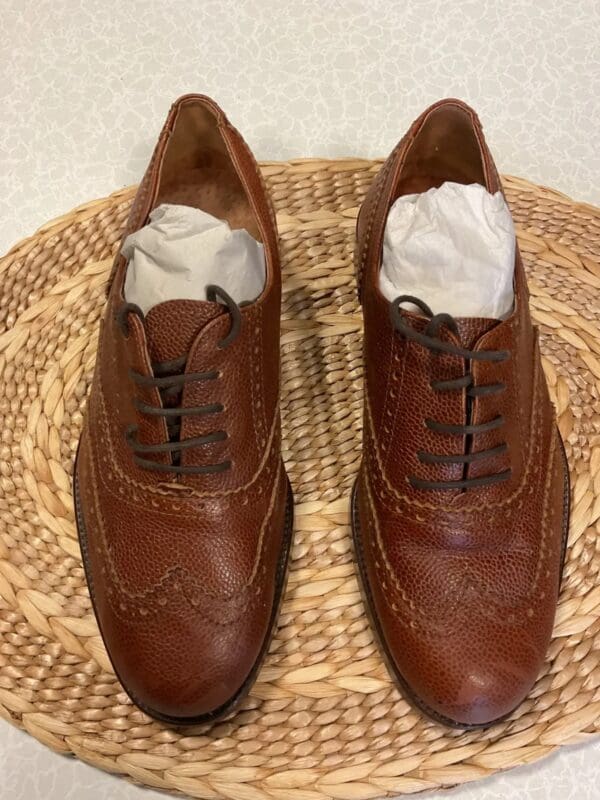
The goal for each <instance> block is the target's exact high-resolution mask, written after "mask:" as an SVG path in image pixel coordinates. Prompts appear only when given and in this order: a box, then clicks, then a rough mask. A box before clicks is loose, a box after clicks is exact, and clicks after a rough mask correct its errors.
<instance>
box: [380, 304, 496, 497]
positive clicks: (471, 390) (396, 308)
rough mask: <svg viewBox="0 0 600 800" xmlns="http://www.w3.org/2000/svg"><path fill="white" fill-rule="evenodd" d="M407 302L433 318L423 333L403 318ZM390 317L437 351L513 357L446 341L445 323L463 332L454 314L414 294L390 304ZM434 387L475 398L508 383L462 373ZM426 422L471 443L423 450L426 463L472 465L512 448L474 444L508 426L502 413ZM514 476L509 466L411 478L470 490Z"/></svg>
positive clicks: (420, 484)
mask: <svg viewBox="0 0 600 800" xmlns="http://www.w3.org/2000/svg"><path fill="white" fill-rule="evenodd" d="M403 303H413V304H414V305H416V306H417V307H418V308H419V309H420V310H421V311H422V312H423V315H424V316H425V317H428V318H429V321H428V323H427V326H426V327H425V330H424V332H423V333H421V332H420V331H417V330H416V329H415V328H413V327H412V326H411V325H410V324H409V323H408V322H406V321H405V319H404V318H403V316H402V314H401V311H400V306H401V305H402V304H403ZM390 317H391V320H392V324H393V326H394V328H395V329H396V331H398V333H399V334H400V335H401V336H403V337H404V338H405V339H409V340H412V341H414V342H417V343H418V344H420V345H422V346H423V347H426V348H427V349H428V350H431V351H432V352H434V353H448V354H449V355H453V356H458V357H459V358H463V359H465V361H467V362H470V361H492V362H500V361H506V359H507V358H509V357H510V353H509V352H508V351H506V350H468V349H466V348H464V347H459V346H458V345H455V344H453V343H452V342H447V341H444V340H443V339H441V338H440V328H441V326H442V325H445V326H446V327H447V328H449V329H450V330H451V331H452V332H453V333H455V334H457V335H458V334H459V331H458V325H457V324H456V320H455V319H454V317H452V316H451V315H450V314H434V313H433V311H432V310H431V309H430V308H429V306H428V305H427V303H424V302H423V301H422V300H419V298H418V297H412V296H411V295H400V297H397V298H396V299H395V300H394V302H393V303H391V305H390ZM431 388H432V389H433V390H434V391H435V392H455V391H464V390H466V393H467V397H468V398H470V399H472V398H475V397H483V396H486V395H492V394H497V393H498V392H501V391H503V390H504V389H505V388H506V385H505V384H504V383H500V382H499V383H492V384H488V385H485V386H474V384H473V376H472V375H471V373H470V372H467V373H466V374H465V375H461V376H460V377H459V378H451V379H450V380H443V381H434V380H432V381H431ZM425 425H426V426H427V427H428V428H429V429H430V430H432V431H436V432H437V433H441V434H445V435H449V436H466V437H469V440H468V443H467V448H466V449H467V452H465V453H461V454H456V455H445V454H438V453H428V452H424V451H419V452H418V453H417V457H418V459H419V461H421V462H422V463H424V464H463V465H468V464H472V463H473V462H474V461H483V460H484V459H488V458H491V457H493V456H496V455H501V454H502V453H505V452H506V450H507V449H508V446H507V444H506V442H504V443H502V444H500V445H498V446H497V447H492V448H489V449H487V450H479V451H477V452H473V451H472V448H471V447H470V444H471V443H472V437H474V436H477V434H480V433H485V432H486V431H492V430H495V429H497V428H500V427H502V426H503V425H504V417H503V416H502V415H500V414H499V415H498V416H496V417H494V419H491V420H489V421H488V422H481V423H478V424H476V425H472V424H470V423H469V422H467V423H465V424H461V425H452V424H448V423H445V422H437V421H435V420H432V419H426V420H425ZM510 475H511V469H510V468H509V469H505V470H503V471H502V472H496V473H492V474H490V475H483V476H480V477H476V478H463V479H461V480H441V481H431V480H423V479H421V478H417V477H415V476H414V475H411V476H410V477H409V481H410V484H411V485H412V486H413V487H414V488H415V489H439V490H446V489H470V488H473V487H475V486H489V485H491V484H494V483H500V482H501V481H505V480H508V478H510Z"/></svg>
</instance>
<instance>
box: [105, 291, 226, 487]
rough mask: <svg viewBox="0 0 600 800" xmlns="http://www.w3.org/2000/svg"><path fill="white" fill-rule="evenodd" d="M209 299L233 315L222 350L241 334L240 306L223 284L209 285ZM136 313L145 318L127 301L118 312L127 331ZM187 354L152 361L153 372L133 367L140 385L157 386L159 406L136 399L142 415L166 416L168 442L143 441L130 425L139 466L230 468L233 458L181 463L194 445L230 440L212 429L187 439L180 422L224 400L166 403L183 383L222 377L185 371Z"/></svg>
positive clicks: (197, 470) (192, 471)
mask: <svg viewBox="0 0 600 800" xmlns="http://www.w3.org/2000/svg"><path fill="white" fill-rule="evenodd" d="M206 298H207V300H209V301H210V302H216V300H217V298H220V299H221V300H222V301H223V303H224V305H225V307H226V308H227V310H228V312H229V314H230V316H231V327H230V329H229V332H228V334H227V336H226V337H225V338H224V339H222V340H221V341H220V342H219V343H218V345H217V346H218V347H219V348H220V349H225V348H226V347H229V346H230V345H231V344H232V343H233V342H234V341H235V339H236V338H237V336H238V335H239V332H240V329H241V325H242V314H241V311H240V306H239V305H238V304H237V303H236V302H235V300H233V298H231V297H230V296H229V294H227V292H226V291H225V290H224V289H222V288H221V287H220V286H215V285H212V284H211V285H210V286H207V287H206ZM129 313H134V314H137V315H138V316H139V317H140V319H142V320H143V319H144V315H143V312H142V311H141V309H140V308H139V307H138V306H136V305H134V304H133V303H124V304H123V305H122V306H121V308H120V309H119V312H118V318H119V322H120V324H121V327H122V328H123V329H124V330H127V315H128V314H129ZM187 357H188V354H187V353H186V354H184V355H183V356H181V357H180V358H176V359H173V360H171V361H160V362H156V363H154V364H152V371H153V375H142V374H140V373H139V372H136V371H135V370H130V372H129V374H130V377H131V379H132V380H133V381H134V382H135V383H136V384H137V385H138V386H144V387H152V388H156V389H158V391H159V394H160V398H161V405H160V406H153V405H150V404H148V403H144V402H142V401H141V400H139V399H138V398H136V399H135V401H134V403H135V407H136V409H137V410H138V411H139V412H141V413H142V414H148V415H149V416H155V417H164V418H165V419H166V424H167V431H168V441H166V442H161V443H159V444H144V443H143V442H140V441H139V439H138V438H137V433H138V426H137V425H131V426H129V427H128V428H127V430H126V432H125V439H126V441H127V444H128V445H129V446H130V447H131V449H132V450H133V453H134V461H135V463H136V464H138V466H140V467H144V468H145V469H149V470H155V471H157V472H170V473H173V474H176V475H186V474H187V475H200V474H207V473H215V472H224V471H225V470H227V469H229V468H230V467H231V462H230V461H221V462H219V463H217V464H205V465H194V464H189V465H182V464H181V463H180V459H181V453H182V451H184V450H187V449H189V448H191V447H201V446H202V445H207V444H212V443H213V442H219V441H223V440H224V439H227V433H226V432H225V431H223V430H218V431H213V432H212V433H208V434H206V435H204V436H194V437H190V438H188V439H180V434H181V424H182V418H183V417H188V416H190V417H192V416H205V415H207V414H216V413H219V412H221V411H223V410H224V409H223V405H222V404H221V403H209V404H207V405H204V406H196V407H189V408H188V407H184V406H181V405H177V406H166V405H165V402H166V401H168V400H169V399H170V398H173V397H179V398H180V397H181V393H182V390H183V386H184V385H185V384H186V383H192V382H194V381H215V380H217V379H218V378H219V377H220V373H219V372H218V371H217V370H211V371H209V372H188V373H186V372H185V365H186V362H187ZM151 453H168V454H170V456H171V459H170V463H162V462H158V461H153V460H152V459H150V458H144V454H151Z"/></svg>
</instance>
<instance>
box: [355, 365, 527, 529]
mask: <svg viewBox="0 0 600 800" xmlns="http://www.w3.org/2000/svg"><path fill="white" fill-rule="evenodd" d="M539 369H540V360H539V359H536V361H535V375H534V381H533V385H534V387H535V389H534V392H533V394H532V403H531V417H530V426H529V443H528V445H529V446H528V456H527V464H526V467H525V469H524V470H523V474H522V476H521V481H520V482H519V485H518V487H516V488H515V490H514V492H513V493H512V494H511V495H510V496H509V497H506V498H504V499H502V500H498V501H496V502H488V503H480V504H479V505H476V506H461V507H460V508H457V507H456V506H447V505H442V504H440V505H434V504H433V503H424V502H422V501H420V500H417V499H415V498H411V497H408V495H405V494H402V493H401V492H398V491H397V490H396V489H395V488H394V487H393V486H392V484H391V483H390V481H389V479H388V477H387V475H386V473H385V471H384V469H383V464H382V461H381V454H380V452H379V445H378V442H377V437H376V434H375V429H374V425H373V416H372V411H371V404H370V399H369V393H368V391H365V410H366V415H365V416H366V421H367V423H368V427H369V430H368V432H367V433H368V434H370V439H371V441H372V449H373V451H374V454H375V458H376V461H377V466H378V468H379V474H380V475H381V479H382V480H383V482H384V483H385V485H386V487H387V489H388V491H389V493H390V494H392V495H393V496H394V497H395V498H396V499H397V500H402V501H404V502H405V503H407V504H408V505H413V506H417V507H418V508H427V509H431V510H432V511H448V512H456V511H460V513H475V512H480V511H481V510H482V509H494V508H501V507H505V506H510V505H512V504H513V503H514V502H515V501H516V500H517V499H518V497H519V496H520V495H521V494H522V493H523V491H524V489H525V485H526V479H527V477H528V476H529V473H530V472H531V469H532V466H533V461H534V458H533V455H534V450H535V451H536V452H537V450H538V449H539V444H538V445H537V446H536V447H535V448H534V447H533V446H532V440H533V441H534V442H537V439H538V438H539V437H537V435H536V434H537V432H538V428H539V427H540V419H541V410H540V407H541V405H542V402H541V400H542V398H540V397H539V394H540V393H539V389H538V375H539ZM536 399H537V400H538V402H536Z"/></svg>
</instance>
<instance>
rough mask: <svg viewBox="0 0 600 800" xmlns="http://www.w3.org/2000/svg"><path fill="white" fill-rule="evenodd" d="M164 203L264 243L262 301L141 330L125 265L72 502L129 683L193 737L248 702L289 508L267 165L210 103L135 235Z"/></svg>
mask: <svg viewBox="0 0 600 800" xmlns="http://www.w3.org/2000/svg"><path fill="white" fill-rule="evenodd" d="M161 202H175V203H185V204H187V205H193V206H196V207H199V208H201V209H203V210H204V211H207V212H209V213H211V214H213V215H214V216H217V217H219V218H221V219H226V220H228V221H229V223H230V224H231V226H232V227H233V228H242V227H243V228H246V229H247V230H248V231H249V232H250V233H251V234H252V235H254V236H255V237H256V238H257V239H260V240H261V241H262V242H263V243H264V247H265V257H266V273H267V278H266V286H265V289H264V291H263V292H262V294H261V295H260V297H259V298H258V299H257V300H256V301H255V302H253V303H251V304H248V305H243V306H238V305H237V304H236V303H235V302H234V301H233V300H231V298H230V297H229V296H228V295H226V294H224V293H223V292H222V291H220V290H219V288H218V287H213V290H212V292H211V294H210V297H211V302H209V301H206V302H201V301H194V300H174V301H168V302H164V303H161V304H159V305H157V306H155V307H154V308H152V309H151V310H150V311H149V312H148V314H147V316H146V317H145V318H144V317H143V315H142V314H141V312H139V309H136V308H135V307H132V306H130V305H128V304H126V303H125V301H124V297H123V286H124V276H125V267H126V264H125V260H124V259H123V257H121V256H118V257H117V259H116V262H115V266H114V269H113V273H112V276H111V283H110V288H109V292H108V304H107V307H106V312H105V316H104V321H103V325H102V329H101V332H100V344H99V350H98V358H97V363H96V371H95V375H94V380H93V384H92V388H91V392H90V397H89V401H88V407H87V414H86V420H85V424H84V428H83V433H82V436H81V442H80V446H79V452H78V456H77V463H76V469H75V479H74V489H75V501H76V511H77V523H78V528H79V537H80V542H81V549H82V553H83V558H84V564H85V569H86V574H87V578H88V583H89V587H90V594H91V596H92V600H93V604H94V609H95V612H96V616H97V618H98V623H99V626H100V629H101V632H102V636H103V638H104V642H105V644H106V648H107V650H108V653H109V656H110V658H111V661H112V663H113V665H114V668H115V671H116V673H117V675H118V676H119V679H120V680H121V682H122V684H123V686H124V688H125V689H126V691H127V693H128V694H129V695H130V696H131V698H132V700H133V701H134V702H135V703H136V704H137V705H138V706H139V707H140V708H141V709H142V710H144V711H146V712H147V713H148V714H151V715H152V716H154V717H156V718H158V719H161V720H164V721H166V722H170V723H175V724H183V723H186V724H190V723H194V724H195V723H200V722H204V721H209V720H213V719H215V718H217V717H220V716H222V715H224V714H226V713H228V712H229V711H230V710H231V709H232V708H233V707H234V705H235V704H236V703H237V701H238V700H239V699H241V698H242V697H243V696H244V694H245V693H246V692H247V691H248V689H249V688H250V686H251V684H252V682H253V680H254V678H255V676H256V673H257V670H258V667H259V665H260V662H261V660H262V657H263V656H264V654H265V652H266V650H267V647H268V644H269V641H270V637H271V634H272V631H273V628H274V625H275V621H276V618H277V613H278V608H279V603H280V600H281V596H282V593H283V588H284V578H285V575H286V567H287V562H288V554H289V549H290V538H291V529H292V494H291V491H290V488H289V483H288V480H287V476H286V473H285V470H284V467H283V464H282V460H281V448H280V423H279V324H280V323H279V318H280V305H281V276H280V265H279V255H278V247H277V231H276V225H275V218H274V214H273V211H272V208H271V205H270V203H269V200H268V198H267V195H266V191H265V187H264V185H263V183H262V180H261V176H260V173H259V171H258V167H257V165H256V162H255V161H254V158H253V157H252V155H251V153H250V151H249V150H248V147H247V145H246V144H245V142H244V141H243V139H242V138H241V136H240V134H239V133H238V132H237V131H236V130H235V129H234V128H233V127H232V126H231V125H230V124H229V122H228V121H227V119H226V117H225V115H224V114H223V112H222V111H221V110H220V109H219V108H218V106H217V105H216V104H215V103H214V102H213V101H212V100H210V99H208V98H206V97H202V96H197V95H189V96H185V97H182V98H180V99H179V100H178V101H177V102H176V103H175V104H174V106H173V107H172V109H171V111H170V113H169V116H168V118H167V121H166V124H165V126H164V128H163V131H162V133H161V136H160V139H159V141H158V144H157V146H156V149H155V151H154V155H153V156H152V160H151V162H150V165H149V167H148V170H147V172H146V175H145V177H144V179H143V181H142V184H141V185H140V188H139V190H138V192H137V196H136V199H135V202H134V204H133V208H132V211H131V215H130V217H129V221H128V223H127V228H126V234H128V233H131V232H132V231H135V230H137V229H138V228H140V227H141V226H143V225H144V224H145V223H146V221H147V218H148V215H149V213H150V211H151V210H152V209H153V208H154V207H155V206H157V205H158V204H159V203H161ZM219 301H221V302H219ZM174 410H175V411H177V410H178V411H179V413H176V414H174Z"/></svg>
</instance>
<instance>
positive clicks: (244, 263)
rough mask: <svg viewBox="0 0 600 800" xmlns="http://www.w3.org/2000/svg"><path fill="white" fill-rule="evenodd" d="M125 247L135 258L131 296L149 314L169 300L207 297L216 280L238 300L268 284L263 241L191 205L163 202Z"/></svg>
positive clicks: (129, 275) (128, 278)
mask: <svg viewBox="0 0 600 800" xmlns="http://www.w3.org/2000/svg"><path fill="white" fill-rule="evenodd" d="M121 252H122V254H123V256H124V257H125V258H126V259H127V260H128V262H129V263H128V265H127V271H126V274H125V300H126V301H127V302H128V303H135V304H136V305H137V306H139V307H140V308H141V310H142V311H143V312H144V314H146V313H147V312H148V311H149V310H150V309H151V308H152V307H153V306H155V305H158V304H159V303H162V302H164V301H165V300H206V291H205V288H206V286H207V285H209V284H211V283H214V284H217V285H218V286H220V287H221V288H222V289H225V291H226V292H227V293H228V294H229V295H231V297H232V298H233V299H234V300H235V301H236V302H237V303H242V302H244V301H252V300H255V299H256V298H257V297H258V296H259V295H260V294H261V292H262V290H263V288H264V286H265V275H266V270H265V255H264V248H263V246H262V244H260V242H257V241H256V239H254V238H253V237H252V236H251V235H250V234H249V233H248V232H247V231H245V230H231V228H230V227H229V224H228V223H227V222H225V221H224V220H221V219H217V218H216V217H213V216H211V214H207V213H205V212H204V211H201V210H200V209H198V208H191V207H190V206H180V205H170V204H163V205H160V206H158V207H157V208H155V209H154V210H153V211H152V213H151V214H150V221H149V223H148V224H147V225H145V226H144V227H143V228H140V230H138V231H136V232H135V233H132V234H130V235H129V236H128V237H127V239H125V242H124V243H123V248H122V250H121Z"/></svg>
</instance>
